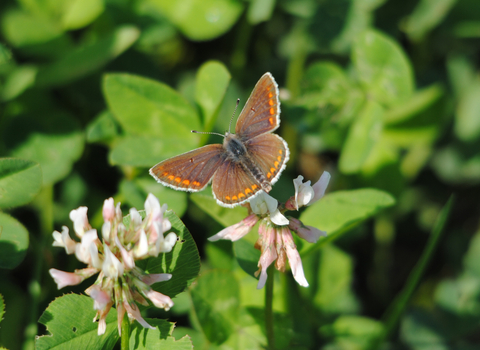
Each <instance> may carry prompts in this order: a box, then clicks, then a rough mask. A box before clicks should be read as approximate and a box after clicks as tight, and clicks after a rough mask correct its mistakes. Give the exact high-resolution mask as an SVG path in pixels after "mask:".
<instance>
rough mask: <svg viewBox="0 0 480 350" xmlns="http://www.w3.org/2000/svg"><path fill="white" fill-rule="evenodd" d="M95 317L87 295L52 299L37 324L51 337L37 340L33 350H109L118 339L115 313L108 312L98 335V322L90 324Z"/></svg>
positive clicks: (45, 336) (91, 301)
mask: <svg viewBox="0 0 480 350" xmlns="http://www.w3.org/2000/svg"><path fill="white" fill-rule="evenodd" d="M95 314H96V310H94V309H93V299H92V298H89V297H87V296H83V295H76V294H68V295H64V296H62V297H60V298H57V299H55V300H54V301H53V302H52V303H50V305H49V306H48V308H47V309H46V310H45V312H44V313H43V314H42V316H41V317H40V319H39V321H38V322H40V323H41V324H43V325H45V326H46V327H47V330H48V331H49V332H50V334H51V335H44V336H41V337H38V338H37V339H36V341H35V349H37V350H47V349H54V348H55V349H112V348H113V346H114V345H115V343H116V342H117V340H118V339H119V336H118V330H117V314H116V311H115V309H113V308H112V309H111V310H110V312H109V313H108V315H107V319H106V322H107V329H106V331H105V334H103V335H101V336H99V335H97V328H98V323H97V322H92V320H93V317H94V316H95Z"/></svg>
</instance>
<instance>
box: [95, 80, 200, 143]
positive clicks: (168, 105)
mask: <svg viewBox="0 0 480 350" xmlns="http://www.w3.org/2000/svg"><path fill="white" fill-rule="evenodd" d="M103 91H104V94H105V97H106V99H107V102H108V106H109V108H110V110H111V111H112V112H113V114H114V116H115V118H117V120H118V121H119V123H120V125H121V126H122V127H123V129H124V130H125V131H126V132H127V133H128V134H131V135H137V136H155V137H169V138H177V139H178V140H182V142H183V143H184V144H185V150H188V149H189V148H191V145H192V144H194V143H195V142H196V141H197V139H196V138H195V137H192V136H193V135H192V134H191V133H190V130H192V129H199V127H200V122H199V118H198V115H197V113H196V111H195V110H194V109H193V108H192V106H190V104H189V103H188V101H187V100H186V99H185V98H184V97H182V96H181V95H180V94H179V93H178V92H176V91H175V90H173V89H172V88H171V87H169V86H167V85H165V84H163V83H160V82H157V81H154V80H151V79H147V78H142V77H139V76H135V75H129V74H108V75H106V76H105V78H104V80H103ZM140 116H141V118H140Z"/></svg>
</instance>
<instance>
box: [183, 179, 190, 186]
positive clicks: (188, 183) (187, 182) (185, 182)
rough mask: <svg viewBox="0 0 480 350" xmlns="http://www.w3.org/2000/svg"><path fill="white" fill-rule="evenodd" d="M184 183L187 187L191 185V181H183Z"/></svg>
mask: <svg viewBox="0 0 480 350" xmlns="http://www.w3.org/2000/svg"><path fill="white" fill-rule="evenodd" d="M182 183H184V184H185V185H187V186H188V185H190V180H183V182H182Z"/></svg>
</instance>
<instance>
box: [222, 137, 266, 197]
mask: <svg viewBox="0 0 480 350" xmlns="http://www.w3.org/2000/svg"><path fill="white" fill-rule="evenodd" d="M223 146H224V147H225V149H226V151H227V154H228V157H229V158H230V159H231V160H233V161H234V162H236V163H239V164H241V165H242V167H243V168H244V169H245V171H246V172H248V173H249V174H250V175H252V177H253V178H254V179H255V180H256V181H257V183H258V184H259V185H260V186H261V187H262V189H263V190H264V191H265V192H270V190H271V189H272V186H271V185H270V182H269V181H268V180H267V177H266V176H265V174H264V173H263V172H262V171H261V170H260V168H259V167H258V166H257V165H256V164H255V162H254V161H253V160H252V158H251V157H250V156H249V155H248V151H247V149H246V147H245V145H244V143H243V142H242V141H240V140H239V139H238V138H237V135H235V134H229V133H227V135H226V136H225V141H224V143H223Z"/></svg>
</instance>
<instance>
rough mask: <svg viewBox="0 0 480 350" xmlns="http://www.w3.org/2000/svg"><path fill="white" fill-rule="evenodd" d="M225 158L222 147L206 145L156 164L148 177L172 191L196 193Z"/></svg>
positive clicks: (205, 184)
mask: <svg viewBox="0 0 480 350" xmlns="http://www.w3.org/2000/svg"><path fill="white" fill-rule="evenodd" d="M225 157H226V155H225V150H224V149H223V147H222V145H219V144H213V145H207V146H203V147H200V148H197V149H195V150H193V151H190V152H187V153H183V154H181V155H179V156H176V157H173V158H170V159H167V160H164V161H163V162H160V163H158V164H157V165H155V166H154V167H153V168H151V169H150V175H152V176H153V177H154V178H155V179H156V180H157V181H158V182H160V183H161V184H163V185H165V186H168V187H171V188H173V189H176V190H181V191H190V192H197V191H201V190H203V189H204V188H205V186H207V184H208V183H209V182H210V180H211V179H212V177H213V175H214V174H215V171H217V169H218V168H219V166H220V165H221V164H222V162H223V161H224V159H225Z"/></svg>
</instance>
